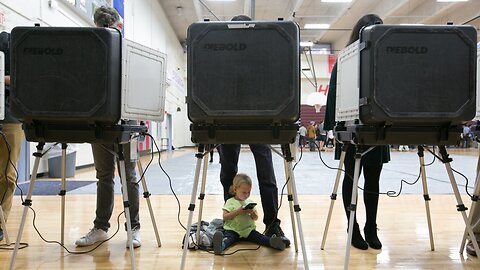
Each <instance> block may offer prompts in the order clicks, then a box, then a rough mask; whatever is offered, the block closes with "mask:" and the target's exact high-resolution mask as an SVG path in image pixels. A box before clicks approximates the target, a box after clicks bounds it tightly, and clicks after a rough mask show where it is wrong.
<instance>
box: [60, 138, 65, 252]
mask: <svg viewBox="0 0 480 270" xmlns="http://www.w3.org/2000/svg"><path fill="white" fill-rule="evenodd" d="M66 166H67V144H66V143H62V166H61V174H62V183H61V187H60V192H59V193H58V195H59V196H61V197H62V210H61V211H62V216H61V223H62V224H61V235H60V237H61V238H60V239H61V240H60V243H61V244H62V245H63V244H64V242H65V194H66V187H65V181H66V169H65V168H66Z"/></svg>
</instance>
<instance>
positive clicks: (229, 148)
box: [218, 15, 290, 246]
mask: <svg viewBox="0 0 480 270" xmlns="http://www.w3.org/2000/svg"><path fill="white" fill-rule="evenodd" d="M251 20H252V19H251V18H250V17H248V16H245V15H238V16H235V17H233V18H232V21H251ZM249 146H250V150H251V151H252V154H253V156H254V158H255V165H256V170H257V178H258V185H259V188H260V198H261V201H262V208H263V213H264V216H263V223H264V224H265V227H266V229H265V235H267V236H273V235H276V236H277V237H280V238H281V239H282V240H283V241H284V242H285V244H286V245H287V246H289V245H290V240H289V239H288V238H287V237H285V234H284V233H283V231H282V228H280V220H279V219H278V218H277V213H278V188H277V180H276V179H275V172H274V170H273V161H272V150H271V149H270V148H269V147H268V145H266V144H250V145H249ZM218 153H219V155H220V164H221V167H220V182H221V183H222V186H223V194H224V199H225V201H227V200H228V199H229V198H231V197H232V195H231V194H230V193H229V189H230V186H231V185H232V183H233V178H234V177H235V175H236V174H237V172H238V157H239V155H240V144H222V145H220V146H219V151H218Z"/></svg>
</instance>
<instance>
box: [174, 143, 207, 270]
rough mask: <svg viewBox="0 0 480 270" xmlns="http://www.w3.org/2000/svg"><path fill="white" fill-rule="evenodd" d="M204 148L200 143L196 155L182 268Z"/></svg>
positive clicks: (181, 267) (183, 266)
mask: <svg viewBox="0 0 480 270" xmlns="http://www.w3.org/2000/svg"><path fill="white" fill-rule="evenodd" d="M203 150H204V145H203V144H200V145H199V146H198V152H197V154H195V157H196V158H197V165H196V167H195V176H194V181H193V188H192V194H191V196H190V205H189V206H188V211H190V213H189V214H188V221H187V227H186V229H187V231H186V232H185V239H183V253H182V262H181V264H180V269H181V270H183V269H185V259H186V256H187V250H188V238H189V236H190V227H191V226H192V218H193V211H194V210H195V195H196V194H197V188H198V179H199V178H200V166H201V165H202V158H203Z"/></svg>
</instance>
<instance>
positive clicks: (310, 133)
mask: <svg viewBox="0 0 480 270" xmlns="http://www.w3.org/2000/svg"><path fill="white" fill-rule="evenodd" d="M316 136H317V132H316V128H315V122H314V121H310V125H308V127H307V141H308V146H309V148H310V151H316V149H315V137H316Z"/></svg>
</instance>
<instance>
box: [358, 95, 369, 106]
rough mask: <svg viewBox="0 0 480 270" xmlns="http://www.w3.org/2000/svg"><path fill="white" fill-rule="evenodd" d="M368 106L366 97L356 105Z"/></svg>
mask: <svg viewBox="0 0 480 270" xmlns="http://www.w3.org/2000/svg"><path fill="white" fill-rule="evenodd" d="M367 104H368V98H367V97H363V98H360V99H359V100H358V105H359V106H365V105H367Z"/></svg>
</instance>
